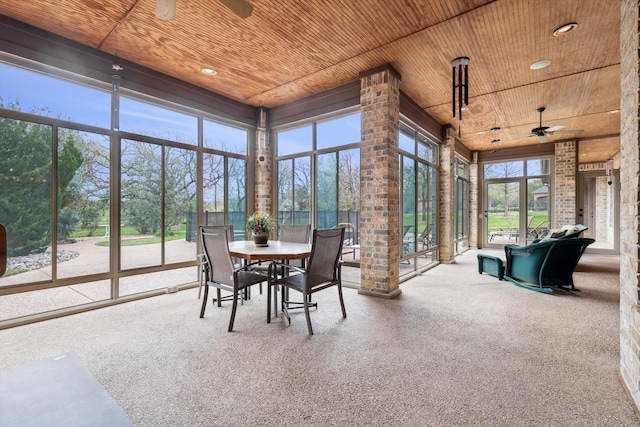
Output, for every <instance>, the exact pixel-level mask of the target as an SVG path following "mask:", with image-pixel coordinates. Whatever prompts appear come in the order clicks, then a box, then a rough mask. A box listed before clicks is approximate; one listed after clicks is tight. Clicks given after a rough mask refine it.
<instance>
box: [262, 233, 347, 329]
mask: <svg viewBox="0 0 640 427" xmlns="http://www.w3.org/2000/svg"><path fill="white" fill-rule="evenodd" d="M343 239H344V228H332V229H328V230H313V240H312V244H311V255H310V256H309V263H308V264H307V268H306V269H305V268H299V267H294V266H292V265H289V264H284V263H278V262H274V263H272V264H271V266H270V268H269V287H268V290H267V295H268V296H267V300H268V306H269V307H270V306H271V289H272V287H273V286H278V285H280V286H283V287H284V288H286V289H292V290H295V291H298V292H300V293H302V302H292V301H287V300H286V299H285V298H282V304H281V307H282V312H283V313H284V315H285V316H286V317H287V320H288V321H289V324H291V317H290V316H289V310H291V309H296V308H303V309H304V312H305V316H306V318H307V329H308V330H309V335H313V328H312V327H311V317H310V315H309V306H311V305H313V306H315V307H317V303H316V304H312V303H310V302H309V298H310V296H311V294H313V293H315V292H318V291H321V290H323V289H326V288H329V287H331V286H337V287H338V297H339V298H340V306H341V308H342V316H343V317H345V318H346V317H347V312H346V311H345V308H344V299H343V298H342V261H341V260H340V254H341V253H342V243H343ZM279 268H284V269H285V270H287V271H293V272H297V273H300V274H293V275H291V274H286V275H284V276H281V277H279V278H278V276H277V274H276V269H279ZM282 295H285V293H284V292H283V293H282Z"/></svg>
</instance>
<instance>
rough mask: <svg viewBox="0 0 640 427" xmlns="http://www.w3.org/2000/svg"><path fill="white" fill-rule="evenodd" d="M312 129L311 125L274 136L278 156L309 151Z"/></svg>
mask: <svg viewBox="0 0 640 427" xmlns="http://www.w3.org/2000/svg"><path fill="white" fill-rule="evenodd" d="M312 137H313V128H312V127H311V125H306V126H303V127H298V128H294V129H289V130H284V131H280V132H278V133H277V134H276V139H277V144H278V156H286V155H288V154H295V153H304V152H307V151H311V149H312V148H313V147H312Z"/></svg>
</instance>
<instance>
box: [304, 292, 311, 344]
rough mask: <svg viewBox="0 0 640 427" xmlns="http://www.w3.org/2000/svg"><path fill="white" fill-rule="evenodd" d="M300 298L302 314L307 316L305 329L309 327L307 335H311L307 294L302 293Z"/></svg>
mask: <svg viewBox="0 0 640 427" xmlns="http://www.w3.org/2000/svg"><path fill="white" fill-rule="evenodd" d="M302 300H303V301H304V315H305V316H307V329H309V335H313V328H312V327H311V316H310V315H309V295H306V294H304V295H303V296H302Z"/></svg>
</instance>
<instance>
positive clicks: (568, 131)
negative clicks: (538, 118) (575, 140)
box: [546, 129, 584, 135]
mask: <svg viewBox="0 0 640 427" xmlns="http://www.w3.org/2000/svg"><path fill="white" fill-rule="evenodd" d="M582 132H584V130H582V129H562V130H556V131H553V132H549V131H547V132H546V133H549V134H551V135H555V134H558V135H562V134H567V133H582Z"/></svg>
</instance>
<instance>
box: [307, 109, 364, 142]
mask: <svg viewBox="0 0 640 427" xmlns="http://www.w3.org/2000/svg"><path fill="white" fill-rule="evenodd" d="M360 127H361V119H360V113H357V114H351V115H348V116H343V117H338V118H336V119H330V120H325V121H322V122H318V123H317V125H316V133H317V136H316V148H318V149H322V148H330V147H337V146H340V145H345V144H353V143H356V142H360V139H361V133H360Z"/></svg>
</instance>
